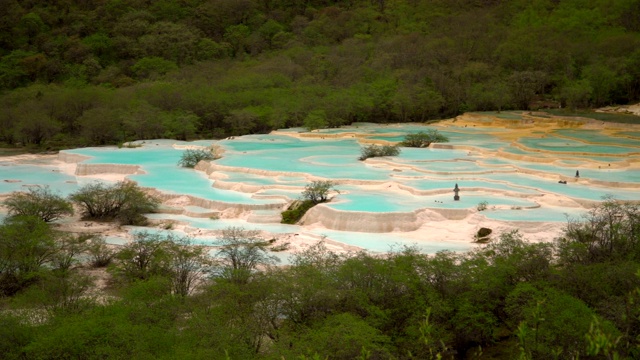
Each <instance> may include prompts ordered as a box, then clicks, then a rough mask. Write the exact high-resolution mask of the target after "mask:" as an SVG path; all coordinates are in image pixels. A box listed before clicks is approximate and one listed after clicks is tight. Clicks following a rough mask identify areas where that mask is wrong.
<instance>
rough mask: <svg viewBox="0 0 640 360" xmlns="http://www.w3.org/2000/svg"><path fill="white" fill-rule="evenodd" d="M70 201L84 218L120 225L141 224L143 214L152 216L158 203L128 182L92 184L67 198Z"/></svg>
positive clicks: (143, 219)
mask: <svg viewBox="0 0 640 360" xmlns="http://www.w3.org/2000/svg"><path fill="white" fill-rule="evenodd" d="M70 199H71V201H73V202H75V203H76V204H78V206H80V207H81V208H82V214H83V217H84V218H86V219H92V220H105V221H108V220H117V221H118V222H119V223H120V224H122V225H143V224H145V223H146V218H145V217H144V216H143V214H145V213H151V212H154V211H155V210H156V209H157V208H158V205H159V203H160V201H159V200H158V199H156V198H154V197H153V196H150V195H147V194H145V192H144V191H142V190H141V189H140V188H139V187H138V186H137V185H136V184H135V183H133V182H130V181H120V182H118V183H116V184H115V185H106V184H103V183H99V182H96V183H92V184H89V185H86V186H84V187H82V188H81V189H79V190H78V191H76V192H75V193H73V194H71V196H70Z"/></svg>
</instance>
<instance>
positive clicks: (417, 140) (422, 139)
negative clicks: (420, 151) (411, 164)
mask: <svg viewBox="0 0 640 360" xmlns="http://www.w3.org/2000/svg"><path fill="white" fill-rule="evenodd" d="M441 142H449V138H448V137H446V136H444V135H442V134H441V133H440V132H439V131H438V130H435V129H429V130H427V131H420V132H417V133H413V134H407V135H406V136H405V137H404V140H403V141H402V142H401V143H400V146H405V147H419V148H422V147H429V145H431V143H441Z"/></svg>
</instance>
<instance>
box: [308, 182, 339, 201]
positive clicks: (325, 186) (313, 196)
mask: <svg viewBox="0 0 640 360" xmlns="http://www.w3.org/2000/svg"><path fill="white" fill-rule="evenodd" d="M334 187H335V183H334V182H333V181H331V180H316V181H312V182H311V183H310V184H308V185H307V186H305V188H304V191H303V192H302V199H303V200H308V201H311V202H312V203H313V204H320V203H323V202H327V200H328V196H329V192H330V191H331V190H335V188H334Z"/></svg>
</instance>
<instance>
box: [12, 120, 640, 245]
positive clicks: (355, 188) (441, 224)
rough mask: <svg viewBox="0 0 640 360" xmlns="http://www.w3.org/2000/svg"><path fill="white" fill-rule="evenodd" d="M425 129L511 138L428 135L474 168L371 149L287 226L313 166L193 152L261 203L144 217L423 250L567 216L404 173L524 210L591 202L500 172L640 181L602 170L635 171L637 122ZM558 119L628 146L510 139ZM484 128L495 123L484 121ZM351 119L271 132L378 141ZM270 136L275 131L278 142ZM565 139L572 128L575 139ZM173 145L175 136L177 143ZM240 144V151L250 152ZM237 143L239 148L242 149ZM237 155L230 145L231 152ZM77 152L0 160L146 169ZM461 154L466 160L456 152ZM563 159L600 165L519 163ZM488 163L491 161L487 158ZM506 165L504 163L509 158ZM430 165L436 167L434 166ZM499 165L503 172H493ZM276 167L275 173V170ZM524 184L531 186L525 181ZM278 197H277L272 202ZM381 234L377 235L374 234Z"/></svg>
mask: <svg viewBox="0 0 640 360" xmlns="http://www.w3.org/2000/svg"><path fill="white" fill-rule="evenodd" d="M435 128H437V129H441V130H442V131H460V132H465V131H467V132H468V131H471V130H472V129H475V130H478V131H479V132H483V131H484V132H486V133H490V134H491V136H494V137H495V138H497V139H498V140H499V141H500V142H503V143H505V144H512V146H510V148H509V149H503V148H489V147H483V146H475V145H468V144H464V143H459V142H452V143H447V144H435V146H432V147H435V148H440V149H445V150H442V151H445V152H446V151H459V152H460V151H462V152H466V153H467V154H465V155H467V156H470V159H472V162H473V163H474V164H478V166H477V167H473V166H470V165H469V164H466V163H463V165H464V166H461V167H457V168H453V169H452V170H451V169H449V168H448V167H444V168H443V169H439V168H437V166H438V165H442V166H444V161H443V163H442V164H440V163H435V162H432V163H429V164H427V165H425V164H424V163H423V160H416V159H412V158H408V159H400V160H399V161H397V160H395V159H386V158H384V159H369V160H367V162H366V164H364V167H366V169H365V170H368V169H374V170H375V171H377V170H381V171H387V172H388V174H390V175H388V176H383V177H381V178H376V179H373V180H368V179H365V178H358V179H349V178H347V177H344V178H337V179H334V178H331V177H328V178H331V179H332V180H335V181H336V182H337V183H338V184H339V186H338V188H341V187H343V188H345V189H347V190H346V191H342V194H340V195H337V194H336V195H337V196H336V197H335V201H334V203H335V204H334V203H329V204H323V205H319V206H317V207H316V208H314V209H312V210H311V211H310V212H309V213H308V214H307V216H305V218H304V219H303V220H302V222H301V224H302V225H300V226H295V227H289V228H287V227H282V228H279V227H278V222H279V217H278V216H277V214H278V213H279V211H281V210H282V209H284V208H286V206H287V203H288V201H284V199H288V200H291V199H292V198H294V197H295V194H296V192H298V193H299V191H300V190H301V189H302V187H303V185H304V183H306V182H307V181H309V180H313V179H319V178H323V177H322V176H319V175H318V174H317V173H316V174H314V173H306V172H304V171H301V172H296V173H289V172H287V171H282V170H275V171H274V170H265V169H260V168H256V167H253V168H252V167H244V166H232V165H228V164H224V162H221V163H218V162H212V163H201V164H200V165H199V166H198V167H197V169H198V171H200V172H201V173H202V174H203V176H204V174H207V175H208V177H210V178H211V179H212V180H213V181H212V183H213V187H214V188H218V189H224V190H226V191H228V190H232V191H234V192H239V193H244V194H248V195H250V197H251V198H256V199H262V200H264V202H263V203H262V204H231V203H225V202H219V201H215V200H210V199H209V200H207V199H202V198H199V197H197V196H193V195H185V194H175V193H173V194H169V193H166V192H158V194H159V195H160V196H161V197H162V198H163V200H164V203H163V205H164V206H163V209H164V210H163V211H164V214H156V216H154V217H152V221H153V222H154V223H155V224H156V228H157V229H161V228H164V227H166V225H167V224H168V223H172V229H173V231H176V232H178V233H179V234H186V235H189V236H193V237H194V238H195V239H196V240H198V239H201V240H202V243H205V244H207V241H209V243H210V244H211V245H215V243H214V242H215V241H214V242H213V243H211V239H215V237H216V236H217V235H219V233H220V229H221V228H222V227H223V226H225V225H226V224H229V225H230V226H245V227H249V228H252V227H253V228H256V229H259V230H262V231H263V234H264V236H265V237H266V238H275V239H277V241H276V243H275V245H279V244H283V243H289V250H288V251H287V252H295V251H297V250H299V249H302V248H304V247H305V246H307V245H309V244H313V243H315V242H317V241H318V240H320V239H323V238H324V239H325V241H326V242H327V244H328V245H329V246H330V248H332V249H334V250H336V251H340V252H344V251H352V250H357V249H361V248H364V249H368V250H371V251H375V252H383V251H386V250H388V247H389V245H388V243H389V239H393V240H394V241H391V242H392V243H399V244H405V245H406V244H412V243H415V244H417V245H418V246H419V247H421V249H422V250H423V251H425V252H435V251H438V250H441V249H443V248H450V249H451V250H454V251H463V250H466V249H470V248H472V247H473V246H474V245H473V244H472V243H471V241H472V239H473V235H474V234H475V233H476V232H477V230H478V229H479V228H480V227H488V228H491V229H493V230H494V233H495V234H499V233H503V232H508V231H511V230H516V229H517V230H520V232H521V233H523V234H524V236H525V237H526V238H527V239H529V240H531V241H552V240H553V239H554V238H555V237H557V236H558V235H559V234H560V233H561V231H562V229H563V228H564V226H565V224H566V221H565V220H566V219H564V218H561V219H558V221H535V219H533V220H534V221H531V219H529V218H528V216H527V214H533V212H530V213H528V212H526V211H529V210H530V209H528V208H526V206H525V209H524V210H519V209H518V208H519V207H520V206H515V205H509V203H508V202H507V203H504V204H500V203H496V204H495V205H492V202H493V201H491V202H489V212H479V211H477V209H475V207H474V206H468V205H467V206H466V207H464V206H463V207H456V206H454V205H455V204H451V205H449V203H451V202H452V199H450V198H452V197H453V193H452V192H451V189H450V187H448V186H442V187H440V188H438V187H435V188H428V186H427V187H426V188H421V187H420V186H414V183H413V181H414V180H415V179H419V181H424V182H430V183H436V182H437V181H443V182H444V183H448V182H449V181H451V182H452V183H453V182H456V181H460V182H464V181H467V182H469V181H472V179H473V181H476V180H478V179H480V180H481V181H480V180H478V181H477V182H478V183H479V184H480V185H477V186H479V187H477V188H471V187H468V188H466V189H465V190H466V192H465V191H463V192H462V193H461V196H462V197H463V199H466V198H465V196H466V197H471V198H474V199H475V197H474V196H477V197H478V199H479V198H481V197H482V196H487V197H488V198H489V199H495V198H497V197H504V198H506V197H510V198H513V199H516V200H514V201H519V200H518V199H522V201H525V202H532V203H534V204H535V206H530V208H531V210H535V208H539V209H541V210H544V211H553V212H555V213H557V214H562V213H563V212H567V213H570V214H571V213H574V214H578V213H580V212H584V211H585V210H586V209H587V208H589V207H590V206H592V205H593V204H595V203H597V202H598V201H597V200H593V199H583V198H579V197H578V198H577V197H575V196H574V195H571V194H569V195H566V194H561V193H557V192H553V191H546V190H544V189H540V188H535V187H532V186H531V185H526V186H524V185H522V184H515V185H516V186H515V187H514V186H511V188H505V189H502V187H503V182H504V180H503V179H501V178H499V176H507V175H509V174H514V173H517V175H518V176H524V175H527V176H532V177H534V180H535V179H545V180H548V181H547V182H553V183H555V182H557V181H558V180H565V181H568V182H569V184H570V185H576V186H599V187H602V188H607V187H609V188H611V189H615V190H616V191H626V192H625V193H623V194H625V196H627V197H628V198H627V199H625V200H628V201H638V200H640V184H638V183H637V182H636V181H635V180H634V178H633V175H631V177H630V178H629V179H623V180H625V181H619V180H620V179H617V178H614V177H612V176H608V175H607V174H606V173H605V171H611V169H614V170H615V171H625V174H626V173H631V174H633V172H637V171H638V170H639V165H638V164H640V157H639V155H640V139H636V138H635V137H634V136H635V134H634V133H633V132H634V131H640V129H633V128H632V127H630V126H629V125H625V126H624V127H619V126H618V125H615V124H602V123H600V122H595V121H589V120H580V119H578V120H576V119H563V118H553V119H550V118H548V117H537V116H530V115H522V116H520V117H519V118H515V119H505V118H500V117H497V116H493V115H487V114H466V115H464V116H460V117H458V118H456V119H452V120H448V121H443V122H440V123H438V124H437V125H436V126H435ZM559 128H563V129H590V130H597V131H598V133H601V134H603V135H606V136H618V137H619V138H622V137H625V138H626V139H628V140H629V142H628V144H627V147H629V148H630V149H631V150H629V151H626V150H625V151H626V152H623V153H622V154H616V155H613V156H611V154H607V156H604V155H603V154H596V155H595V156H593V157H589V154H588V153H585V152H584V151H577V152H576V151H571V149H570V148H568V149H560V150H561V151H538V149H535V148H531V147H527V146H524V145H522V144H520V143H518V140H519V139H521V138H525V137H533V138H540V139H545V138H547V137H554V136H557V134H555V133H554V131H555V130H557V129H559ZM465 129H466V130H465ZM481 129H483V130H481ZM494 129H498V130H496V131H493V130H494ZM500 129H501V130H500ZM504 129H506V130H504ZM359 130H360V131H362V129H361V128H354V129H351V130H350V129H344V131H341V132H337V133H325V132H322V131H321V132H312V133H308V132H302V133H301V132H298V131H280V132H277V135H278V136H283V135H284V136H288V137H295V138H301V139H309V138H312V140H313V141H315V142H316V144H317V145H318V146H322V144H323V143H326V142H328V141H332V139H344V138H347V139H348V138H354V139H355V138H358V139H359V140H360V142H379V143H384V142H385V140H383V139H375V138H373V137H372V136H366V137H365V136H364V135H363V134H361V133H359ZM394 130H395V126H394V125H389V126H386V127H385V128H384V129H383V130H381V134H384V132H382V131H385V132H388V133H391V134H393V133H394ZM622 132H625V133H627V135H625V134H622ZM369 135H371V134H369ZM267 139H268V138H265V139H263V140H267ZM279 139H280V138H276V141H279ZM268 140H271V139H268ZM575 140H576V139H573V141H575ZM233 141H235V140H229V141H221V142H219V143H217V144H216V145H217V146H220V148H221V149H224V150H225V153H224V156H225V157H229V158H232V157H233V156H234V148H233V146H232V144H233ZM271 141H273V140H271ZM554 141H555V140H554ZM567 141H569V140H567ZM556 142H557V141H556ZM200 143H202V142H199V144H200ZM554 144H555V143H554ZM552 145H553V144H552ZM183 146H184V145H178V146H176V147H183ZM196 146H202V145H196ZM229 146H231V147H229ZM634 148H637V149H635V150H637V151H633V150H634ZM446 149H449V150H446ZM513 149H516V150H513ZM567 150H569V151H567ZM236 152H237V151H236ZM248 152H249V153H250V151H248ZM246 153H247V151H245V154H246ZM235 155H236V156H237V155H238V154H235ZM245 156H249V155H245ZM264 156H267V155H264ZM311 158H312V160H311V161H308V160H305V161H307V162H316V163H322V162H323V161H334V160H337V161H340V159H333V158H329V159H323V158H317V157H311ZM84 159H86V157H83V156H80V155H77V154H70V153H67V152H64V153H61V154H60V156H59V157H58V158H55V157H52V156H34V155H22V156H14V157H7V158H2V161H3V163H5V164H8V163H11V162H13V163H15V164H19V163H34V162H35V163H38V164H42V163H46V164H47V166H49V167H51V168H52V169H53V171H59V172H61V173H64V174H67V175H68V176H70V177H72V178H75V181H77V182H78V183H80V184H82V183H86V182H88V181H91V180H94V179H95V180H106V181H118V180H122V179H125V178H126V177H129V176H131V175H133V174H142V173H144V172H145V168H144V166H142V167H140V166H137V165H131V164H117V165H115V164H85V163H81V164H79V162H81V161H83V160H84ZM223 159H224V158H223ZM496 159H501V161H507V162H509V163H508V164H506V165H505V164H493V163H490V162H489V161H493V160H496ZM463 160H465V161H466V159H463ZM563 161H564V162H566V164H569V165H576V166H579V167H580V169H582V171H583V172H587V173H588V171H590V170H592V171H594V172H598V174H595V173H594V175H593V176H592V177H588V176H583V177H580V178H575V177H573V176H571V175H569V174H568V173H567V174H566V175H562V174H557V173H554V171H555V168H535V167H531V166H530V165H527V166H525V165H521V163H520V162H522V163H523V164H524V163H527V164H531V163H537V164H551V165H553V164H556V165H557V164H558V163H561V162H563ZM556 165H554V166H556ZM350 166H352V165H351V164H350V163H348V162H347V163H345V167H350ZM447 166H448V165H447ZM474 166H475V165H474ZM493 166H496V167H495V168H494V167H493ZM505 166H508V168H507V167H505ZM603 166H606V168H605V169H602V167H603ZM434 167H436V169H435V170H434ZM0 169H2V168H0ZM305 169H306V168H305ZM505 169H506V170H505ZM514 169H515V170H514ZM303 170H304V169H303ZM494 170H495V171H494ZM572 171H573V170H571V172H572ZM494 172H495V174H494ZM501 172H503V173H504V174H507V175H504V174H500V173H501ZM241 174H245V175H241ZM262 177H267V178H271V179H272V181H271V182H267V183H261V181H263V180H261V179H262ZM0 178H2V179H0V180H4V181H7V180H8V181H11V180H12V179H4V176H0ZM133 178H134V179H135V180H136V181H137V179H138V177H137V175H136V176H134V177H133ZM276 178H277V180H275V181H273V179H276ZM325 178H326V177H325ZM487 179H488V180H487ZM72 181H73V180H72ZM483 181H484V183H483ZM22 185H28V184H22ZM494 185H496V186H495V188H487V187H486V186H494ZM511 185H513V184H511ZM530 188H531V189H533V190H531V191H530ZM358 193H364V194H371V193H380V194H384V197H385V199H391V200H387V201H388V202H389V203H393V199H394V198H396V199H400V198H401V199H412V198H415V199H422V198H425V199H428V200H429V201H431V203H430V204H426V203H425V204H426V205H425V204H422V203H421V204H418V205H416V206H415V208H414V209H407V210H402V211H398V210H394V211H371V210H372V209H370V208H369V209H357V211H353V209H352V210H350V211H346V210H342V209H340V206H341V205H340V204H342V206H344V204H345V202H346V204H347V205H349V196H354V198H357V197H356V195H357V194H358ZM621 194H622V193H621ZM269 199H272V200H274V201H273V202H270V201H271V200H269ZM276 199H277V201H275V200H276ZM352 202H353V200H352ZM400 204H402V202H400ZM436 204H437V206H436ZM440 204H443V205H440ZM374 206H375V205H374ZM380 206H386V205H380ZM363 210H365V211H363ZM374 210H375V209H374ZM501 211H502V212H505V213H511V214H515V215H511V216H510V218H509V219H508V220H504V219H497V218H491V217H490V216H487V214H492V212H493V214H498V213H500V212H501ZM520 214H522V215H520ZM212 216H213V217H216V218H218V220H211V219H210V217H212ZM76 220H77V219H76ZM62 226H63V227H64V228H66V229H70V230H72V231H96V232H101V233H103V234H104V235H105V236H107V237H113V238H117V237H119V238H122V239H124V241H126V240H127V239H130V238H131V234H130V232H129V230H128V229H121V228H117V227H115V226H111V225H106V224H91V223H87V222H81V221H79V220H77V221H66V222H64V223H63V224H62ZM385 241H386V243H385V245H379V244H380V243H382V242H385Z"/></svg>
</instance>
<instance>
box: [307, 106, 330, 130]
mask: <svg viewBox="0 0 640 360" xmlns="http://www.w3.org/2000/svg"><path fill="white" fill-rule="evenodd" d="M326 118H327V114H326V113H325V111H324V110H314V111H311V112H310V113H309V114H308V115H307V117H305V118H304V127H305V128H306V129H307V131H312V130H316V129H323V128H325V127H327V119H326Z"/></svg>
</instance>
